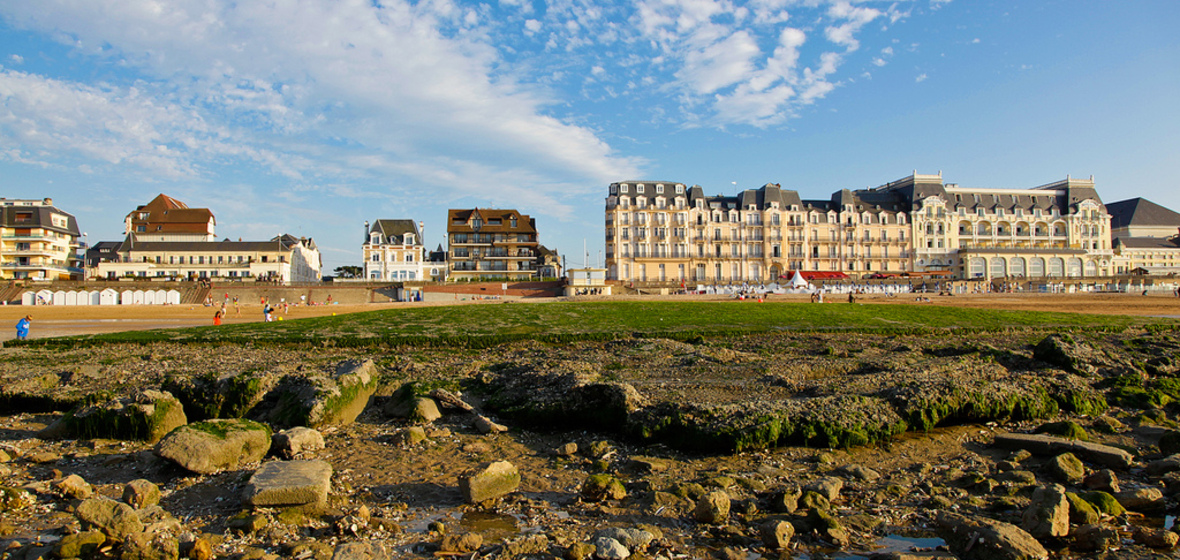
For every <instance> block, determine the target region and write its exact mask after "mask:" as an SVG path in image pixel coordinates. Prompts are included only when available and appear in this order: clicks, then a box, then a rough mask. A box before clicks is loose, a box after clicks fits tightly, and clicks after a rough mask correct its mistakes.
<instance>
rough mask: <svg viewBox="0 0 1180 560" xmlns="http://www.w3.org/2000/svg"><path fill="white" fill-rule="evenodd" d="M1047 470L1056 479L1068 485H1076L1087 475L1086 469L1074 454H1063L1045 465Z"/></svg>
mask: <svg viewBox="0 0 1180 560" xmlns="http://www.w3.org/2000/svg"><path fill="white" fill-rule="evenodd" d="M1045 470H1046V471H1048V472H1049V474H1050V475H1052V476H1053V478H1054V479H1056V480H1058V481H1059V482H1064V483H1066V484H1076V483H1078V482H1080V481H1081V480H1082V478H1083V477H1084V476H1085V475H1086V467H1085V465H1082V462H1081V461H1079V460H1078V458H1077V457H1074V456H1073V454H1072V453H1062V454H1061V455H1058V456H1056V457H1054V458H1052V459H1049V462H1048V463H1046V464H1045Z"/></svg>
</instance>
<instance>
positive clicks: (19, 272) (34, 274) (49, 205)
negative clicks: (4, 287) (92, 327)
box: [0, 198, 83, 280]
mask: <svg viewBox="0 0 1180 560" xmlns="http://www.w3.org/2000/svg"><path fill="white" fill-rule="evenodd" d="M79 236H80V234H79V232H78V222H77V220H75V219H74V216H73V215H71V214H69V213H66V212H63V211H62V210H60V209H58V208H57V207H56V206H54V205H53V199H51V198H46V199H41V200H14V199H8V198H0V279H4V280H21V279H28V280H81V279H82V276H83V269H82V262H81V260H80V259H79V258H78V255H77V250H78V247H79V245H78V238H79Z"/></svg>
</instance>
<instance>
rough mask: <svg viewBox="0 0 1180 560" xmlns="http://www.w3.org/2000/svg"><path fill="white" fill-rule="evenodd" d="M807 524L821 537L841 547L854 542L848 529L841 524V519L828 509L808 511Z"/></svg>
mask: <svg viewBox="0 0 1180 560" xmlns="http://www.w3.org/2000/svg"><path fill="white" fill-rule="evenodd" d="M807 525H808V527H809V528H810V529H811V530H812V531H815V532H817V533H819V536H820V538H822V539H824V540H826V541H828V542H830V543H833V544H835V545H836V546H839V547H846V546H848V545H849V543H851V542H852V537H851V536H850V535H849V534H848V530H846V529H845V528H844V526H843V525H841V524H840V520H839V519H838V518H837V517H836V516H835V515H834V514H832V512H830V511H828V510H826V509H812V510H809V511H808V512H807Z"/></svg>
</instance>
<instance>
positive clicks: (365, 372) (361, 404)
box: [251, 360, 377, 428]
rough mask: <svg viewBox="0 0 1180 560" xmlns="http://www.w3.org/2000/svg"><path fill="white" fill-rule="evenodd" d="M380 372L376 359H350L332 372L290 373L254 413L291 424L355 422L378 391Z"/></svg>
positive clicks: (277, 423)
mask: <svg viewBox="0 0 1180 560" xmlns="http://www.w3.org/2000/svg"><path fill="white" fill-rule="evenodd" d="M376 373H377V372H376V366H374V365H373V360H364V361H356V360H346V361H344V362H341V363H339V364H337V365H336V368H335V371H334V372H333V373H332V374H330V375H289V376H287V377H284V378H283V379H282V381H280V382H279V384H278V385H277V386H276V387H275V389H274V390H273V391H271V392H270V393H269V394H268V395H267V396H266V400H265V401H264V402H263V403H260V404H259V405H258V406H256V407H255V409H254V410H255V412H252V413H251V417H252V418H253V417H257V418H259V419H262V420H265V421H266V422H268V423H270V424H271V425H275V426H288V427H294V426H307V427H309V428H319V427H321V426H331V425H343V424H351V423H352V422H353V421H355V420H356V417H357V416H360V414H361V412H363V411H364V410H365V407H366V406H368V404H369V398H370V397H372V396H373V393H375V392H376V391H377V376H376Z"/></svg>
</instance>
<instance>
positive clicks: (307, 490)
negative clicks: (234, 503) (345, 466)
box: [242, 461, 332, 507]
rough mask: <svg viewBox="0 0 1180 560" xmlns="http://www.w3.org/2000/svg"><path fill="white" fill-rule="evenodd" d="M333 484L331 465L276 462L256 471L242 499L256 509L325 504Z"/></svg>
mask: <svg viewBox="0 0 1180 560" xmlns="http://www.w3.org/2000/svg"><path fill="white" fill-rule="evenodd" d="M331 483H332V465H330V464H328V462H327V461H273V462H270V463H267V464H265V465H262V467H261V468H259V469H258V470H257V471H254V475H253V476H251V477H250V482H249V483H247V484H246V490H245V492H244V493H243V495H242V499H243V500H244V501H245V502H246V504H247V505H250V506H254V507H281V506H299V505H304V504H323V503H325V502H326V501H327V500H328V488H329V487H330V486H331Z"/></svg>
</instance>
